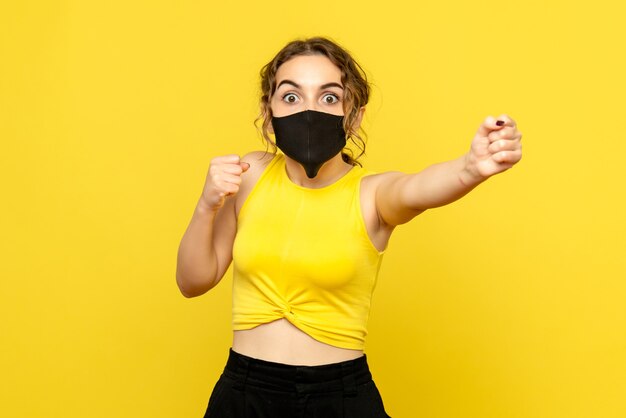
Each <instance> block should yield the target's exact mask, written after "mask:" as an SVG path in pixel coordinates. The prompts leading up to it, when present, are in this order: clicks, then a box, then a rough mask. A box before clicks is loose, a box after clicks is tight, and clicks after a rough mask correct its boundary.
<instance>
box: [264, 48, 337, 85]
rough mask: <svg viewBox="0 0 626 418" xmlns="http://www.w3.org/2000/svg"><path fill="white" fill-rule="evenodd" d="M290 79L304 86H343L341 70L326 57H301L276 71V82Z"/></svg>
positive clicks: (292, 59) (293, 59) (295, 58)
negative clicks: (331, 83)
mask: <svg viewBox="0 0 626 418" xmlns="http://www.w3.org/2000/svg"><path fill="white" fill-rule="evenodd" d="M285 79H288V80H292V81H295V82H296V83H297V84H302V85H321V84H326V83H330V82H336V83H339V84H341V70H340V69H339V68H338V67H337V66H336V65H335V64H333V63H332V62H331V61H330V60H329V59H328V58H327V57H326V56H324V55H299V56H296V57H294V58H291V59H290V60H288V61H286V62H284V63H283V64H282V65H281V66H280V67H278V70H277V71H276V82H277V85H278V83H281V81H283V80H285Z"/></svg>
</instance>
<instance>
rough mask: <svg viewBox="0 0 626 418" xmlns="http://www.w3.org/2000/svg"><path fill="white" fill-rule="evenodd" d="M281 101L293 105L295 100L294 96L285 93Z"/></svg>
mask: <svg viewBox="0 0 626 418" xmlns="http://www.w3.org/2000/svg"><path fill="white" fill-rule="evenodd" d="M283 100H285V101H286V102H287V103H295V102H296V100H297V98H296V95H295V94H293V93H287V94H285V95H284V96H283Z"/></svg>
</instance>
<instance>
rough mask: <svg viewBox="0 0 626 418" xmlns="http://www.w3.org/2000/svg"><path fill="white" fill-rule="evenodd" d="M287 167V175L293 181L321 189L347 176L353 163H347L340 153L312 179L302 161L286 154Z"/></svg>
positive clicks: (302, 185) (310, 187) (326, 163)
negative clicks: (299, 161)
mask: <svg viewBox="0 0 626 418" xmlns="http://www.w3.org/2000/svg"><path fill="white" fill-rule="evenodd" d="M285 168H286V170H287V176H289V179H290V180H291V181H292V182H293V183H295V184H297V185H298V186H301V187H306V188H309V189H319V188H322V187H326V186H329V185H331V184H333V183H334V182H336V181H337V180H339V179H340V178H342V177H343V176H345V175H346V173H348V171H350V169H352V165H350V164H348V163H346V162H345V161H344V160H343V158H342V157H341V153H338V154H337V155H335V156H334V157H333V158H331V159H330V160H328V161H326V162H325V163H324V165H323V166H322V167H321V168H320V170H319V171H318V172H317V175H316V176H315V177H314V178H312V179H310V178H309V177H308V176H307V175H306V172H305V171H304V168H303V167H302V166H301V165H300V163H298V162H297V161H295V160H292V159H291V158H289V157H287V156H286V155H285Z"/></svg>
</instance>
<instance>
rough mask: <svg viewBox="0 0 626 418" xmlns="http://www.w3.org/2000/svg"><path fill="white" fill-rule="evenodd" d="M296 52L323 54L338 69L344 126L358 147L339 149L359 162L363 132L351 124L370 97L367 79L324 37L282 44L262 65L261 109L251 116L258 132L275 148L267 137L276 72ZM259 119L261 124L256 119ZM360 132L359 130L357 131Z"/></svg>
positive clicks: (345, 157) (347, 55)
mask: <svg viewBox="0 0 626 418" xmlns="http://www.w3.org/2000/svg"><path fill="white" fill-rule="evenodd" d="M299 55H324V56H326V57H327V58H328V59H329V60H330V61H331V62H332V63H333V64H335V65H336V66H337V67H338V68H339V69H340V70H341V82H342V83H343V86H344V97H343V113H344V121H343V127H344V130H345V132H346V136H347V139H349V140H350V141H351V142H352V143H353V144H354V145H356V147H357V148H358V149H359V154H358V155H357V156H356V157H355V156H354V154H353V151H352V150H351V149H349V148H344V150H343V151H342V152H341V155H342V158H343V160H344V161H345V162H347V163H349V164H352V165H361V164H360V163H359V162H358V161H357V159H358V158H359V157H361V156H362V155H363V154H364V153H365V143H366V140H367V134H366V132H365V131H364V130H363V129H362V128H361V127H360V126H359V127H358V128H357V129H355V127H354V125H355V122H356V119H357V117H358V114H359V109H360V108H361V107H362V106H365V105H366V104H367V102H368V101H369V96H370V83H369V82H368V81H367V75H366V74H365V71H364V70H363V68H362V67H361V66H360V65H359V64H358V63H357V62H356V61H355V60H354V58H352V56H351V55H350V53H349V52H348V51H347V50H346V49H345V48H342V47H340V46H339V45H338V44H337V43H336V42H334V41H332V40H331V39H329V38H326V37H320V36H316V37H312V38H307V39H302V40H299V39H298V40H293V41H291V42H289V43H288V44H287V45H285V46H284V47H283V48H282V49H281V50H280V51H279V52H278V53H277V54H276V56H275V57H274V58H273V59H272V60H271V61H270V62H268V63H267V64H266V65H265V66H263V68H262V69H261V72H260V74H261V102H260V107H261V109H260V113H259V115H258V117H257V118H256V119H255V120H254V126H255V127H256V128H257V130H258V131H259V133H260V134H261V136H262V137H263V139H264V140H265V142H266V145H269V146H271V147H272V148H273V150H274V153H275V152H276V145H275V144H274V143H273V142H272V141H271V140H270V137H269V131H268V128H269V126H270V125H271V121H272V109H271V108H270V101H271V99H272V95H273V94H274V92H275V90H276V72H277V71H278V67H280V66H281V65H282V64H283V63H285V62H286V61H288V60H289V59H291V58H293V57H296V56H299ZM260 120H262V121H263V124H262V125H261V128H259V126H258V125H257V122H258V121H260ZM359 131H360V132H361V134H360V133H359Z"/></svg>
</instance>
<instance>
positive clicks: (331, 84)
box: [276, 80, 343, 90]
mask: <svg viewBox="0 0 626 418" xmlns="http://www.w3.org/2000/svg"><path fill="white" fill-rule="evenodd" d="M283 84H291V85H292V86H294V87H295V88H297V89H299V88H301V86H300V85H299V84H298V83H296V82H294V81H291V80H283V81H281V82H280V83H279V84H278V86H277V87H276V90H278V89H279V88H280V86H282V85H283ZM329 87H339V88H340V89H342V90H343V86H342V85H341V84H339V83H326V84H322V85H321V86H320V90H322V89H327V88H329Z"/></svg>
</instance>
